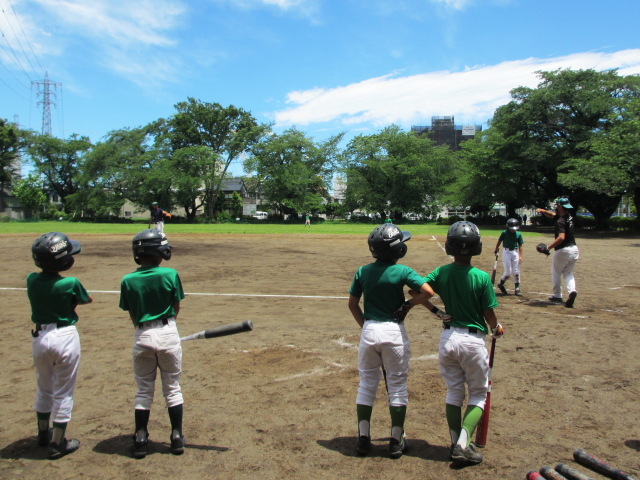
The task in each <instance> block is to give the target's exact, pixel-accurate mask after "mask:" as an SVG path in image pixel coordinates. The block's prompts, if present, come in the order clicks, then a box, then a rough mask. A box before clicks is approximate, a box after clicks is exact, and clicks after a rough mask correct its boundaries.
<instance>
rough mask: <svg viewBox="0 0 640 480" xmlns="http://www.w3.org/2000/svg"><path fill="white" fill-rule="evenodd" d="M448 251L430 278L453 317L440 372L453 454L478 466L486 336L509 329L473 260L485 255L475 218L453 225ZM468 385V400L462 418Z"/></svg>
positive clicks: (440, 358)
mask: <svg viewBox="0 0 640 480" xmlns="http://www.w3.org/2000/svg"><path fill="white" fill-rule="evenodd" d="M445 250H446V252H447V254H448V255H453V258H454V261H453V263H450V264H448V265H444V266H442V267H438V268H436V269H435V270H434V271H433V272H431V273H430V274H429V275H427V276H426V277H425V281H426V282H427V283H428V284H429V285H430V286H431V288H432V289H433V291H434V292H435V293H437V294H438V295H439V296H440V298H441V299H442V301H443V302H444V305H445V307H446V310H447V312H448V313H449V314H450V315H451V316H452V318H451V319H450V320H449V321H448V322H443V324H442V326H443V330H442V334H441V336H440V346H439V351H438V363H439V364H440V373H441V374H442V377H443V379H444V382H445V384H446V386H447V397H446V410H445V411H446V415H447V423H448V425H449V433H450V435H451V449H450V458H451V460H452V461H453V462H459V463H466V464H478V463H480V462H482V455H481V454H480V453H478V452H477V451H476V447H475V445H474V444H473V443H471V436H472V435H473V432H474V430H475V429H476V426H477V425H478V422H479V421H480V418H481V417H482V411H483V409H484V404H485V400H486V398H487V390H488V383H489V355H488V353H487V348H486V345H485V336H486V334H487V333H489V331H491V333H492V335H493V336H494V337H496V338H498V337H501V336H502V335H503V334H504V330H503V329H502V326H501V325H500V324H499V323H498V320H497V318H496V314H495V312H494V311H493V309H494V308H496V307H497V306H498V302H497V300H496V296H495V293H494V291H493V287H492V285H491V279H490V278H489V275H488V274H487V273H485V272H483V271H481V270H478V269H477V268H474V267H473V266H471V258H472V257H473V256H476V255H480V253H482V240H481V238H480V230H478V227H476V226H475V225H474V224H473V223H471V222H457V223H454V224H453V225H451V227H450V228H449V231H448V233H447V242H446V244H445ZM409 293H410V294H411V295H415V293H414V292H409ZM414 298H416V297H414ZM426 306H427V308H429V307H428V305H426ZM487 324H488V326H487ZM489 329H490V330H489ZM465 384H466V386H467V390H468V392H469V399H468V401H467V409H466V411H465V414H464V418H463V416H462V404H463V401H464V398H465Z"/></svg>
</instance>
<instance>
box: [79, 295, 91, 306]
mask: <svg viewBox="0 0 640 480" xmlns="http://www.w3.org/2000/svg"><path fill="white" fill-rule="evenodd" d="M89 303H93V297H92V296H91V295H89V299H88V300H87V301H86V302H82V303H78V305H87V304H89Z"/></svg>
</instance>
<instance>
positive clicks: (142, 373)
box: [133, 318, 183, 410]
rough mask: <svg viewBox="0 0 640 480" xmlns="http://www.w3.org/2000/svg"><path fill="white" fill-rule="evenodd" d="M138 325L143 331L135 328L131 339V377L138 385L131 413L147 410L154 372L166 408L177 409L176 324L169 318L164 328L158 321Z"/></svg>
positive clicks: (179, 367) (178, 355) (179, 350)
mask: <svg viewBox="0 0 640 480" xmlns="http://www.w3.org/2000/svg"><path fill="white" fill-rule="evenodd" d="M142 325H144V327H143V328H137V327H136V333H135V335H134V337H133V375H134V377H135V379H136V384H137V385H138V391H137V393H136V398H135V405H134V409H135V410H151V404H152V403H153V394H154V390H155V383H156V373H157V371H158V369H160V379H161V380H162V393H163V395H164V399H165V403H166V405H167V408H169V407H175V406H176V405H180V404H182V403H183V400H182V391H181V390H180V372H181V370H182V345H181V344H180V335H179V334H178V328H177V327H176V321H175V319H174V318H171V319H169V321H168V323H167V325H163V324H162V321H160V320H157V321H153V322H144V323H143V324H142Z"/></svg>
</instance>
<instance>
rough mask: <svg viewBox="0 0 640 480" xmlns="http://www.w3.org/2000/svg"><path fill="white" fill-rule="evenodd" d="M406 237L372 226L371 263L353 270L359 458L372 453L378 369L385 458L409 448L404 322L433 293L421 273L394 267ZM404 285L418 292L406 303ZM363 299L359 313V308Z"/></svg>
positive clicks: (351, 295) (388, 225)
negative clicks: (386, 422) (386, 416)
mask: <svg viewBox="0 0 640 480" xmlns="http://www.w3.org/2000/svg"><path fill="white" fill-rule="evenodd" d="M410 238H411V234H410V233H409V232H402V231H400V229H399V228H398V227H397V226H395V225H394V224H392V223H385V224H383V225H380V226H378V227H376V228H375V229H374V230H373V232H371V234H370V235H369V239H368V243H369V251H370V252H371V254H372V256H373V257H374V258H375V259H376V261H375V262H374V263H370V264H369V265H365V266H362V267H360V268H359V269H358V271H357V272H356V274H355V276H354V279H353V282H352V284H351V288H350V289H349V310H350V311H351V314H352V315H353V318H354V319H355V321H356V322H357V323H358V325H360V327H361V328H362V333H361V335H360V345H359V347H358V372H359V374H360V384H359V386H358V396H357V398H356V412H357V416H358V441H357V445H356V453H357V454H358V455H360V456H364V455H367V454H368V453H369V452H370V450H371V432H370V421H371V412H372V410H373V403H374V400H375V398H376V393H377V390H378V385H379V383H380V377H381V376H382V373H383V371H384V373H385V381H386V384H387V393H388V401H389V413H390V415H391V439H390V440H389V455H390V456H391V458H400V457H401V456H402V454H403V453H404V452H406V451H407V449H408V446H407V443H406V440H405V434H404V422H405V417H406V413H407V403H408V401H409V395H408V393H407V377H408V374H409V359H410V357H411V349H410V345H409V337H408V336H407V332H406V330H405V327H404V318H405V316H406V315H407V312H408V311H409V310H410V309H411V308H412V307H413V306H414V305H417V304H419V303H422V302H426V301H427V300H428V299H429V298H430V297H431V296H433V290H432V289H431V287H430V286H429V285H427V283H425V281H424V279H423V278H422V277H421V276H420V275H418V274H417V273H416V272H414V271H413V270H412V269H410V268H409V267H406V266H404V265H398V264H397V261H398V260H399V259H401V258H402V257H404V255H405V254H406V252H407V246H406V244H405V242H406V241H408V240H409V239H410ZM405 285H408V286H409V287H410V288H412V289H414V290H415V291H417V292H420V293H419V294H416V297H415V298H412V299H410V300H407V301H405V298H404V286H405ZM362 295H364V312H363V311H362V309H361V308H360V304H359V302H360V297H361V296H362ZM382 369H383V370H382Z"/></svg>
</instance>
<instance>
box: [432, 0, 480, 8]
mask: <svg viewBox="0 0 640 480" xmlns="http://www.w3.org/2000/svg"><path fill="white" fill-rule="evenodd" d="M431 1H432V2H433V3H438V4H441V5H445V6H447V7H450V8H455V9H456V10H462V9H464V7H466V6H467V5H468V4H469V3H471V1H470V0H431Z"/></svg>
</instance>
